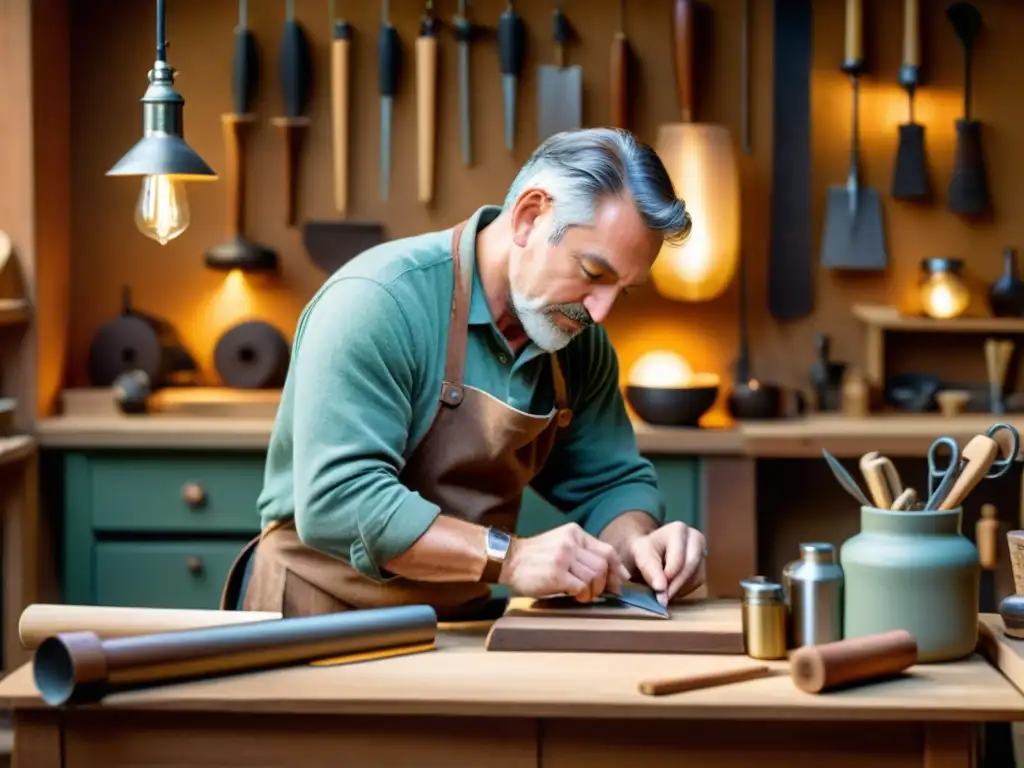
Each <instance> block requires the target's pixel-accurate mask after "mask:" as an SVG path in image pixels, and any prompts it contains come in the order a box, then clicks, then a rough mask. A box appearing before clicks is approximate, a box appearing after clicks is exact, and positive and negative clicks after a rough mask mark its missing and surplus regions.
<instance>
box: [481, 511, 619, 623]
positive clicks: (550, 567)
mask: <svg viewBox="0 0 1024 768" xmlns="http://www.w3.org/2000/svg"><path fill="white" fill-rule="evenodd" d="M628 579H629V571H628V570H626V567H625V566H624V565H623V564H622V560H621V559H620V558H619V555H618V553H617V552H616V551H615V548H614V547H612V546H611V545H610V544H606V543H605V542H603V541H600V540H599V539H597V538H595V537H593V536H591V535H590V534H589V533H587V532H586V531H584V530H583V529H582V528H581V527H580V526H579V525H577V524H576V523H568V524H566V525H561V526H559V527H558V528H555V529H553V530H550V531H547V532H546V533H541V534H539V535H537V536H531V537H529V538H525V539H517V540H516V542H515V544H513V546H512V550H511V551H510V552H509V555H508V558H507V559H506V561H505V565H504V566H503V567H502V569H501V577H500V579H499V582H500V583H501V584H505V585H507V586H509V587H510V588H511V589H512V591H513V592H514V593H516V594H518V595H525V596H527V597H546V596H548V595H558V594H568V595H572V596H573V597H575V598H576V599H577V600H578V601H580V602H581V603H589V602H591V601H592V600H594V598H596V597H598V596H600V595H601V594H602V593H604V592H606V591H607V592H614V593H615V594H619V593H620V592H621V591H622V582H623V581H625V580H628Z"/></svg>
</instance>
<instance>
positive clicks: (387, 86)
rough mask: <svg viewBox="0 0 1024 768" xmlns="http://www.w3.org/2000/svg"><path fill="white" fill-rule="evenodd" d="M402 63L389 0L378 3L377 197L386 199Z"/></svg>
mask: <svg viewBox="0 0 1024 768" xmlns="http://www.w3.org/2000/svg"><path fill="white" fill-rule="evenodd" d="M401 66H402V48H401V40H399V38H398V30H397V29H395V27H394V25H392V23H391V15H390V14H389V13H388V0H382V2H381V25H380V41H379V44H378V74H379V77H380V197H381V200H387V199H388V192H389V183H390V181H391V117H392V109H393V107H394V100H395V93H396V92H397V91H398V70H399V69H400V68H401Z"/></svg>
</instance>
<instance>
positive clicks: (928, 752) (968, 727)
mask: <svg viewBox="0 0 1024 768" xmlns="http://www.w3.org/2000/svg"><path fill="white" fill-rule="evenodd" d="M975 729H976V726H975V725H974V724H973V723H925V726H924V768H974V766H975V765H976V760H975V756H976V752H977V742H976V741H975V737H976V735H977V732H976V730H975Z"/></svg>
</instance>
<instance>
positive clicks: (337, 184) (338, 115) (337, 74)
mask: <svg viewBox="0 0 1024 768" xmlns="http://www.w3.org/2000/svg"><path fill="white" fill-rule="evenodd" d="M330 9H331V30H332V39H331V126H332V131H331V143H332V146H333V150H334V207H335V209H336V210H337V211H338V213H340V214H341V215H342V216H344V215H345V214H346V213H347V212H348V113H349V56H350V55H351V52H350V48H351V45H352V28H351V27H350V26H349V23H348V21H346V20H345V19H339V18H338V17H337V16H336V14H335V12H334V0H330Z"/></svg>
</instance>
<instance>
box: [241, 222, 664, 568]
mask: <svg viewBox="0 0 1024 768" xmlns="http://www.w3.org/2000/svg"><path fill="white" fill-rule="evenodd" d="M500 212H501V209H500V208H497V207H493V206H485V207H483V208H480V209H479V210H478V211H477V212H476V213H475V214H474V215H473V216H472V217H471V218H470V220H469V222H468V223H467V226H466V228H465V231H464V233H463V237H462V240H460V253H461V254H462V258H466V259H470V260H472V261H473V263H474V265H475V262H476V235H477V233H478V232H479V231H480V230H481V229H483V228H484V227H486V226H487V225H488V224H490V223H491V222H492V221H493V220H494V219H495V218H496V217H497V216H498V214H499V213H500ZM451 238H452V230H450V229H449V230H445V231H442V232H433V233H429V234H425V235H419V236H415V237H409V238H403V239H399V240H393V241H390V242H388V243H384V244H382V245H379V246H377V247H374V248H371V249H370V250H368V251H366V252H365V253H362V254H360V255H359V256H357V257H356V258H355V259H353V260H352V261H350V262H349V263H348V264H346V265H345V266H343V267H342V268H341V269H339V270H338V271H337V272H336V273H335V274H334V275H332V276H331V277H330V278H329V279H328V280H327V281H326V282H325V283H324V285H323V286H322V287H321V288H320V290H319V291H317V293H316V295H315V296H314V297H313V299H312V300H311V301H310V302H309V304H308V305H307V306H306V308H305V309H304V310H303V312H302V314H301V316H300V318H299V323H298V327H297V329H296V332H295V341H294V343H293V348H292V359H291V364H290V367H289V370H288V376H287V378H286V381H285V385H284V389H283V392H282V396H281V404H280V407H279V409H278V412H277V418H276V421H275V423H274V429H273V432H272V433H271V437H270V445H269V448H268V451H267V463H266V470H265V476H264V486H263V490H262V492H261V494H260V496H259V501H258V507H259V511H260V515H261V518H262V523H263V525H264V526H265V525H267V524H269V523H270V522H271V521H273V520H277V519H281V518H287V517H294V518H295V525H296V529H297V531H298V533H299V536H300V537H301V538H302V540H303V541H304V542H305V543H306V544H307V545H308V546H310V547H313V548H314V549H317V550H319V551H321V552H325V553H327V554H330V555H333V556H335V557H338V558H341V559H342V560H344V561H345V562H347V563H349V564H351V565H352V566H353V567H354V568H356V569H357V570H358V571H360V572H361V573H363V574H365V575H366V576H369V577H370V578H373V579H377V580H384V579H385V578H387V577H386V576H385V575H384V573H383V565H384V563H386V562H388V561H389V560H391V559H392V558H393V557H395V556H397V555H399V554H401V553H402V552H404V551H405V550H406V549H408V548H409V547H410V546H412V544H414V543H415V542H416V540H417V539H419V538H420V536H422V535H423V533H424V532H425V531H426V530H427V529H428V528H429V527H430V525H431V524H432V523H433V522H434V519H435V518H436V517H437V515H438V514H440V513H441V512H442V510H441V509H439V508H438V507H437V505H435V504H433V503H431V502H429V501H427V500H426V499H424V498H423V497H422V496H420V495H419V494H418V493H416V492H415V491H414V490H412V489H409V488H407V487H406V486H404V485H403V484H402V483H401V482H400V480H399V473H400V472H401V470H402V468H403V466H404V464H405V461H406V460H407V459H408V457H409V456H410V455H411V454H412V452H413V451H414V450H415V449H416V446H417V445H418V444H419V441H420V440H422V439H423V437H424V435H425V434H426V432H427V430H428V429H429V427H430V424H431V422H432V420H433V416H434V413H435V411H436V409H437V401H438V396H439V394H440V391H441V383H442V380H443V377H444V365H445V349H446V346H447V337H448V326H449V323H450V310H451V297H452V288H453V286H454V274H453V265H452V250H451ZM559 361H560V362H561V365H562V370H563V373H564V375H565V379H566V385H567V388H568V393H569V406H570V408H572V410H573V412H574V417H573V421H572V423H571V425H570V427H569V428H568V429H567V430H566V431H565V432H564V433H562V434H561V435H560V436H559V439H558V440H557V442H556V445H555V448H554V450H553V452H552V454H551V456H550V457H549V459H548V461H547V462H546V464H545V467H544V469H543V470H542V471H541V473H540V474H539V475H538V476H537V477H536V478H535V479H534V481H533V483H532V484H531V487H532V488H533V489H534V490H535V491H536V492H537V493H538V494H539V495H540V496H541V497H543V498H545V499H546V500H547V501H549V502H550V503H551V504H552V505H553V506H554V507H556V508H557V509H561V510H563V511H566V512H576V513H579V514H580V521H581V525H583V527H584V528H585V529H586V530H588V531H590V532H591V533H593V534H595V535H597V534H598V533H600V532H601V530H602V529H603V528H604V527H605V526H606V525H607V524H608V523H609V522H611V521H612V520H613V519H615V518H616V517H618V516H619V515H621V514H622V513H624V512H627V511H631V510H636V511H641V512H646V513H648V514H649V515H651V516H652V517H653V518H654V519H655V520H657V521H658V522H659V523H661V522H664V504H663V501H662V498H661V494H660V492H659V490H658V484H657V476H656V474H655V471H654V468H653V466H652V465H651V463H650V462H649V461H648V460H647V459H645V458H643V457H642V456H641V455H640V453H639V451H638V450H637V444H636V437H635V435H634V433H633V427H632V424H631V423H630V421H629V417H628V416H627V414H626V410H625V407H624V404H623V401H622V395H621V393H620V391H619V375H618V360H617V357H616V354H615V350H614V348H613V347H612V345H611V342H610V341H609V340H608V336H607V334H606V333H605V330H604V329H603V328H601V327H600V326H592V327H590V328H588V329H586V330H585V331H583V332H582V333H580V334H579V335H578V336H577V337H576V338H575V339H573V340H572V341H571V342H570V343H569V344H568V346H566V348H565V349H564V350H562V351H561V352H560V353H559ZM463 376H464V383H465V384H467V385H468V386H472V387H476V388H478V389H481V390H484V391H485V392H487V393H488V394H490V395H492V396H494V397H496V398H498V399H500V400H502V401H504V402H506V403H508V404H509V405H511V406H513V407H514V408H517V409H519V410H523V411H527V412H529V413H536V414H546V413H548V412H549V411H550V410H551V408H552V407H553V406H554V399H555V396H554V388H553V384H552V380H551V375H550V364H549V361H548V354H547V353H546V352H545V351H544V350H542V349H540V348H539V347H537V346H536V345H535V344H533V343H529V344H528V345H527V346H526V347H525V348H524V349H523V350H522V351H521V352H520V353H519V355H513V354H512V352H511V351H510V350H509V347H508V344H507V342H506V341H505V339H504V337H503V336H502V334H501V333H500V332H499V331H498V328H497V326H496V325H495V323H494V319H493V317H492V315H491V310H490V307H489V306H488V303H487V296H486V294H485V293H484V289H483V285H482V284H481V282H480V279H479V276H478V274H477V272H476V270H475V269H474V281H473V289H472V295H471V298H470V309H469V332H468V339H467V344H466V359H465V371H464V374H463Z"/></svg>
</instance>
